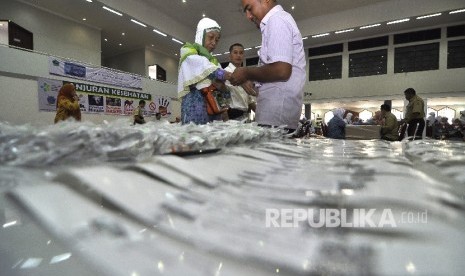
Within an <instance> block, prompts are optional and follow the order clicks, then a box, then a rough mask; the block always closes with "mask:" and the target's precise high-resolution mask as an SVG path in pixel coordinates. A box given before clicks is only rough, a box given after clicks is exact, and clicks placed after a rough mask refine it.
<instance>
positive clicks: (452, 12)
mask: <svg viewBox="0 0 465 276" xmlns="http://www.w3.org/2000/svg"><path fill="white" fill-rule="evenodd" d="M461 12H465V9H461V10H456V11H451V12H450V13H449V14H454V13H461Z"/></svg>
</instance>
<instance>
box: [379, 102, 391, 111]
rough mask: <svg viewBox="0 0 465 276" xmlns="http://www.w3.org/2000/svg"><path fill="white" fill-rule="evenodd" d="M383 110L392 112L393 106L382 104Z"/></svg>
mask: <svg viewBox="0 0 465 276" xmlns="http://www.w3.org/2000/svg"><path fill="white" fill-rule="evenodd" d="M381 110H384V111H388V112H391V106H390V105H388V104H382V105H381Z"/></svg>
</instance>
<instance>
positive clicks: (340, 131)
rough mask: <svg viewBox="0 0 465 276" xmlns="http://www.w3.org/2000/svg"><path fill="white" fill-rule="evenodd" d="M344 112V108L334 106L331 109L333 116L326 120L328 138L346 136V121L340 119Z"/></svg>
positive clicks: (342, 137) (343, 137)
mask: <svg viewBox="0 0 465 276" xmlns="http://www.w3.org/2000/svg"><path fill="white" fill-rule="evenodd" d="M344 113H345V110H344V108H336V109H334V110H333V114H334V117H333V118H332V119H331V120H329V122H328V138H332V139H345V138H346V122H344V120H343V119H342V116H344Z"/></svg>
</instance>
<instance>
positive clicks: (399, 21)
mask: <svg viewBox="0 0 465 276" xmlns="http://www.w3.org/2000/svg"><path fill="white" fill-rule="evenodd" d="M407 21H410V18H405V19H399V20H394V21H391V22H388V23H386V24H387V25H391V24H398V23H403V22H407Z"/></svg>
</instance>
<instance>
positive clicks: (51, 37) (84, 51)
mask: <svg viewBox="0 0 465 276" xmlns="http://www.w3.org/2000/svg"><path fill="white" fill-rule="evenodd" d="M0 18H1V19H8V20H11V21H13V22H15V23H16V24H18V25H20V26H21V27H23V28H25V29H27V30H29V31H31V32H32V33H33V34H34V50H36V51H38V52H44V53H49V54H51V55H55V56H61V57H67V58H71V59H75V60H79V61H83V62H86V63H91V64H94V65H100V63H101V60H100V51H101V47H100V39H101V34H100V31H99V30H97V29H94V28H90V27H88V26H85V25H83V24H80V23H77V22H74V21H71V20H68V19H64V18H62V17H59V16H57V15H55V14H52V13H49V12H46V11H43V10H40V9H37V8H35V7H32V6H30V5H27V4H23V3H20V2H17V1H4V0H2V1H0Z"/></svg>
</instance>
